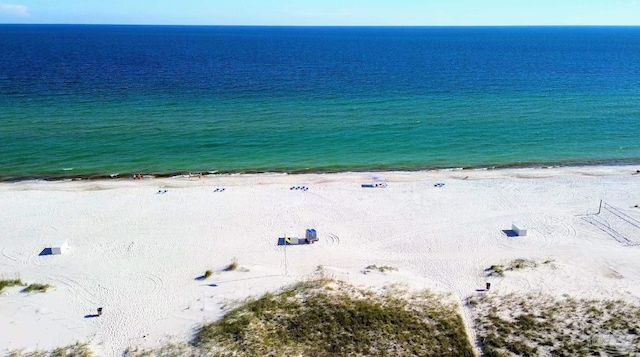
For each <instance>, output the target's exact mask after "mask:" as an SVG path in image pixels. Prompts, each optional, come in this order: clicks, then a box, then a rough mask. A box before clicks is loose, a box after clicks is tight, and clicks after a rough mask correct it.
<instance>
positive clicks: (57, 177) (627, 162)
mask: <svg viewBox="0 0 640 357" xmlns="http://www.w3.org/2000/svg"><path fill="white" fill-rule="evenodd" d="M633 165H639V166H640V159H616V160H601V161H588V160H576V161H563V162H549V163H538V162H535V163H513V164H507V165H479V166H465V167H447V166H442V167H439V166H433V167H415V168H408V167H375V166H373V167H362V168H344V169H298V170H277V169H276V170H269V169H265V170H260V169H256V170H238V171H233V170H227V171H225V170H209V171H198V170H193V171H167V172H144V171H143V172H124V173H120V172H118V173H86V174H80V175H73V174H70V173H69V174H42V175H17V176H3V175H1V174H0V183H4V182H9V183H11V182H23V181H97V180H122V179H131V178H133V177H134V176H136V175H142V176H143V177H145V178H171V177H179V176H186V175H202V176H224V175H256V174H286V175H305V174H339V173H362V172H380V173H385V172H431V171H483V170H504V169H549V168H572V167H601V166H612V167H625V166H633ZM68 171H73V170H68Z"/></svg>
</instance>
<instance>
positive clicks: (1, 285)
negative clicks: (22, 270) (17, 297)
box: [0, 279, 25, 293]
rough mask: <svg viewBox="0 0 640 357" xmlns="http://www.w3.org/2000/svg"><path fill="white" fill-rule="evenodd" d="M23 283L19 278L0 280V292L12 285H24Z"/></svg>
mask: <svg viewBox="0 0 640 357" xmlns="http://www.w3.org/2000/svg"><path fill="white" fill-rule="evenodd" d="M24 285H25V284H24V283H23V282H22V280H20V279H10V280H0V293H1V292H2V291H3V290H4V289H5V288H10V287H12V286H24Z"/></svg>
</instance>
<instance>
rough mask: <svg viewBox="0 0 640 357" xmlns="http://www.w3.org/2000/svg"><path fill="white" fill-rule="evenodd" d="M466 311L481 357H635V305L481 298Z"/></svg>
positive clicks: (638, 312)
mask: <svg viewBox="0 0 640 357" xmlns="http://www.w3.org/2000/svg"><path fill="white" fill-rule="evenodd" d="M469 306H470V307H471V309H472V311H473V313H474V315H475V320H476V331H477V334H478V337H479V340H480V342H481V347H482V350H483V352H484V354H485V356H514V355H515V356H611V355H621V356H640V336H639V335H638V332H640V328H638V323H637V321H638V320H637V319H638V317H639V316H640V306H638V305H633V304H631V303H628V302H624V301H622V300H575V299H571V298H568V297H565V298H564V299H555V298H551V297H548V296H539V295H537V296H533V295H529V296H524V297H523V296H517V295H513V294H511V295H506V296H499V297H498V296H494V295H482V296H480V297H473V298H471V299H470V300H469ZM614 352H615V353H614Z"/></svg>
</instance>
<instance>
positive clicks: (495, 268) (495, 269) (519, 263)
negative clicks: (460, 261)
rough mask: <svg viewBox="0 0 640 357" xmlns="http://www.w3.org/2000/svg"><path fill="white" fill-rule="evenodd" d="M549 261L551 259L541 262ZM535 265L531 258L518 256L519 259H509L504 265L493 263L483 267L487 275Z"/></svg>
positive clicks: (501, 274) (495, 274) (536, 264)
mask: <svg viewBox="0 0 640 357" xmlns="http://www.w3.org/2000/svg"><path fill="white" fill-rule="evenodd" d="M550 262H551V260H547V261H545V262H544V263H543V264H548V263H550ZM537 266H538V263H536V262H535V261H533V260H528V259H521V258H519V259H514V260H512V261H510V262H509V263H507V264H506V265H505V264H494V265H492V266H490V267H488V268H487V269H485V270H484V271H485V273H486V275H487V276H504V274H505V272H507V271H515V270H522V269H526V268H535V267H537Z"/></svg>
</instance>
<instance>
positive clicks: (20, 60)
mask: <svg viewBox="0 0 640 357" xmlns="http://www.w3.org/2000/svg"><path fill="white" fill-rule="evenodd" d="M618 163H631V164H636V163H640V28H638V27H459V28H456V27H418V28H411V27H406V28H404V27H397V28H396V27H391V28H389V27H386V28H385V27H351V28H350V27H181V26H75V25H74V26H66V25H57V26H51V25H0V180H16V179H27V178H34V177H39V178H61V177H71V176H73V177H78V176H85V177H87V176H104V175H109V174H113V173H119V174H120V175H129V174H132V173H149V174H157V175H168V174H173V173H178V172H208V171H211V172H213V171H217V172H263V171H285V172H308V171H311V172H333V171H355V170H397V169H401V170H420V169H430V168H451V167H465V168H476V167H507V166H548V165H574V164H618Z"/></svg>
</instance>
